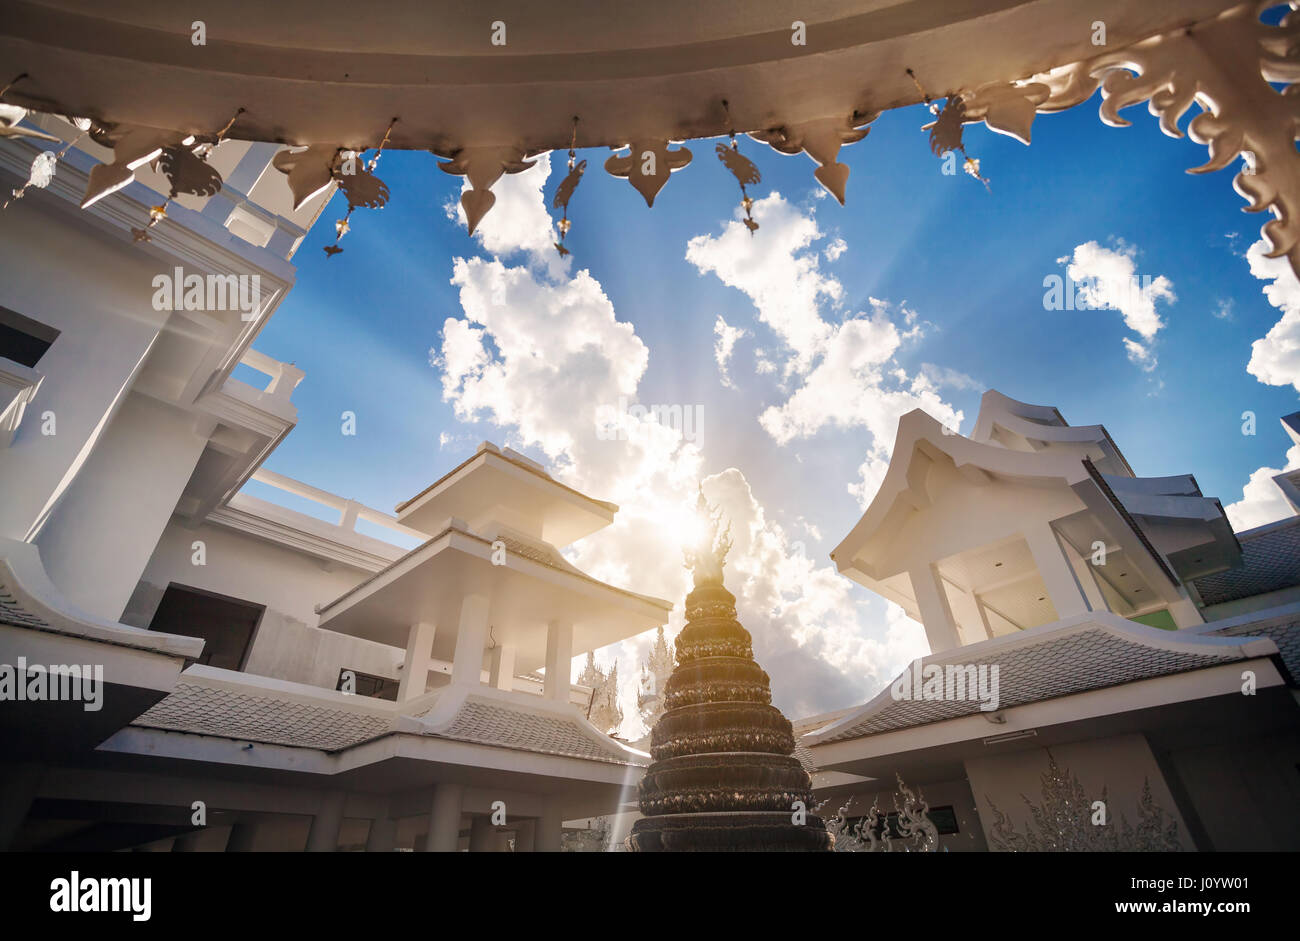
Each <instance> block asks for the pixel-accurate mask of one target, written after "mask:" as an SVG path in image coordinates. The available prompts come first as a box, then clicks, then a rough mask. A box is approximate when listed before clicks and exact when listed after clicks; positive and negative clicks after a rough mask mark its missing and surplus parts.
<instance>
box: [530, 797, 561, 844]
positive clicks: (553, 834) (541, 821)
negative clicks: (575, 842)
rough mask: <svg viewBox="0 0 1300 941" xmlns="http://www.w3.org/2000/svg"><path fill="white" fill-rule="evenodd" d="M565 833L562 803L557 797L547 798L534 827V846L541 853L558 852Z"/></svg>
mask: <svg viewBox="0 0 1300 941" xmlns="http://www.w3.org/2000/svg"><path fill="white" fill-rule="evenodd" d="M563 834H564V820H563V819H562V818H561V817H560V805H559V804H558V803H557V802H556V800H555V798H547V799H546V800H544V801H543V802H542V815H541V816H540V817H538V818H537V823H536V824H535V825H534V827H533V846H534V847H535V849H536V850H537V852H539V853H558V852H559V851H560V838H561V837H562V836H563Z"/></svg>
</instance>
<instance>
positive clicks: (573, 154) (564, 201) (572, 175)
mask: <svg viewBox="0 0 1300 941" xmlns="http://www.w3.org/2000/svg"><path fill="white" fill-rule="evenodd" d="M577 144H578V118H577V116H574V119H573V137H572V138H571V139H570V140H569V175H568V176H566V177H565V178H564V179H563V180H562V181H561V182H560V186H559V189H557V190H556V191H555V199H554V200H553V201H552V202H551V206H552V207H553V208H555V209H563V210H564V217H563V218H562V219H560V223H559V228H560V240H559V241H558V242H556V243H555V248H556V250H557V251H558V252H559V253H560V257H561V258H563V257H564V256H565V255H568V254H569V250H568V249H567V248H565V247H564V239H565V237H566V236H568V234H569V226H570V223H569V200H570V199H572V198H573V192H574V190H576V189H577V188H578V184H579V183H580V182H582V174H583V173H585V172H586V170H587V161H585V160H584V161H582V162H581V163H575V162H574V161H575V160H576V159H577V156H578V154H577V150H576V147H577Z"/></svg>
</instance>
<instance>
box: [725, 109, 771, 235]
mask: <svg viewBox="0 0 1300 941" xmlns="http://www.w3.org/2000/svg"><path fill="white" fill-rule="evenodd" d="M722 110H724V111H726V112H727V123H728V124H730V123H731V109H730V108H728V107H727V101H726V99H725V98H724V99H723V101H722ZM730 133H731V146H730V147H728V146H727V145H726V144H718V145H717V146H716V147H714V151H715V152H716V153H717V155H718V159H719V160H721V161H722V164H723V166H725V167H726V168H727V169H728V170H730V171H731V173H732V175H733V176H735V178H736V181H737V182H738V183H740V197H741V198H740V206H741V208H742V209H744V210H745V227H746V228H747V229H749V234H750V235H751V236H752V235H753V234H754V233H755V232H757V231H758V223H757V222H755V221H754V216H753V214H752V213H751V212H750V210H751V209H753V208H754V200H753V199H751V198H750V196H749V190H748V189H747V188H746V187H749V186H757V185H758V183H759V182H760V181H761V180H762V179H763V175H762V174H761V173H759V172H758V167H756V166H754V162H753V161H752V160H750V159H749V158H748V157H746V156H745V155H744V154H742V153H741V152H740V147H739V145H738V144H737V143H736V129H735V128H734V127H732V128H731V131H730Z"/></svg>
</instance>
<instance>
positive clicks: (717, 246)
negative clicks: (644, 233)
mask: <svg viewBox="0 0 1300 941" xmlns="http://www.w3.org/2000/svg"><path fill="white" fill-rule="evenodd" d="M754 218H756V219H759V220H760V221H761V223H762V226H763V228H762V232H763V237H762V238H751V237H750V234H749V230H748V229H746V228H745V226H744V225H743V224H742V223H741V222H740V221H739V219H738V218H737V219H736V220H733V221H732V222H730V223H729V224H728V225H727V226H726V227H725V229H724V230H723V233H722V234H721V235H719V236H712V235H699V236H696V237H695V238H693V239H691V240H690V242H689V243H688V244H687V246H686V260H687V261H689V262H691V264H693V265H695V267H696V268H698V269H699V270H700V271H701V272H712V273H713V274H716V275H717V276H718V278H719V279H720V280H721V281H722V283H723V284H726V285H728V286H730V287H733V288H737V289H738V290H741V291H743V292H745V293H746V294H748V295H749V297H750V299H751V300H752V301H753V302H754V306H755V307H756V308H757V309H758V317H759V320H761V321H762V322H763V323H764V324H766V325H767V326H769V327H771V328H772V330H774V331H775V332H776V333H777V335H778V336H779V337H780V338H781V339H782V341H783V342H784V343H785V345H786V347H787V348H788V350H789V351H790V354H791V355H790V357H789V359H788V360H787V361H786V363H785V372H786V374H787V375H788V374H790V373H791V372H797V373H802V372H805V371H806V370H807V369H808V368H810V367H811V365H812V362H813V360H814V359H816V358H817V356H818V355H819V354H820V353H821V352H822V350H823V348H824V346H825V344H826V341H827V339H828V338H829V337H830V334H831V332H832V331H831V325H830V324H828V323H827V322H826V321H825V320H823V319H822V317H821V314H820V313H819V312H818V309H819V306H820V304H821V301H822V300H823V299H829V300H831V301H833V302H835V301H839V300H840V299H841V298H842V296H843V293H844V288H843V286H842V285H841V284H840V282H839V281H837V280H836V279H835V278H833V277H831V276H830V275H827V274H824V273H823V272H822V271H821V270H820V269H819V267H818V260H819V257H818V253H817V252H816V251H815V250H812V251H809V250H808V249H809V246H811V245H812V243H813V242H816V241H818V240H820V239H821V238H822V237H823V236H822V233H821V232H820V231H819V230H818V228H817V223H816V221H815V220H814V218H813V216H812V215H811V214H809V215H805V214H804V213H802V212H800V211H799V209H798V208H796V207H795V206H792V205H791V204H790V203H788V202H787V201H786V200H785V199H784V198H783V197H782V196H781V194H780V193H772V194H771V195H770V196H768V197H766V198H764V199H760V200H758V202H756V203H754Z"/></svg>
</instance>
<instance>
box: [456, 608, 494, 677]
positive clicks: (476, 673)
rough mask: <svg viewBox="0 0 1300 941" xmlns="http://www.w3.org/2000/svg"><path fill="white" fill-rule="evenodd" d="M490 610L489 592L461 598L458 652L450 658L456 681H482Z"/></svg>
mask: <svg viewBox="0 0 1300 941" xmlns="http://www.w3.org/2000/svg"><path fill="white" fill-rule="evenodd" d="M490 612H491V601H490V599H489V598H488V596H487V595H466V596H465V597H464V598H462V599H461V602H460V625H459V627H458V628H457V631H456V653H455V655H454V656H453V657H452V661H451V681H452V683H453V684H458V685H465V686H477V685H479V684H480V683H481V682H483V648H484V647H485V646H486V645H487V635H488V615H489V613H490Z"/></svg>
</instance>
